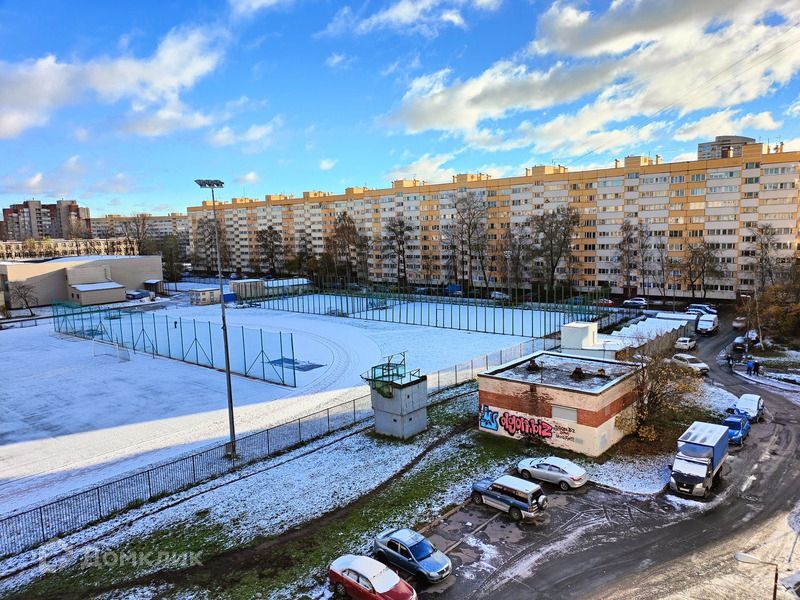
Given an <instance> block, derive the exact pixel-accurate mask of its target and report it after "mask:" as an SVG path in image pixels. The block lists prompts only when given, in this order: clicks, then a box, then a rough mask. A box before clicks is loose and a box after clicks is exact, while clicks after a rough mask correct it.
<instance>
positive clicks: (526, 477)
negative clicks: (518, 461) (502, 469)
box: [519, 469, 533, 480]
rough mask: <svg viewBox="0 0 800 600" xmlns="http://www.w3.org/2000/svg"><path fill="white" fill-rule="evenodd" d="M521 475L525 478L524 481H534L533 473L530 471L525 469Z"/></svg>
mask: <svg viewBox="0 0 800 600" xmlns="http://www.w3.org/2000/svg"><path fill="white" fill-rule="evenodd" d="M519 474H520V475H522V478H523V479H528V480H530V479H532V478H533V476H532V475H531V472H530V471H526V470H525V469H523V470H522V471H520V472H519Z"/></svg>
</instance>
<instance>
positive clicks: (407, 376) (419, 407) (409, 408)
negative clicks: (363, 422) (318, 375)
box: [362, 353, 428, 440]
mask: <svg viewBox="0 0 800 600" xmlns="http://www.w3.org/2000/svg"><path fill="white" fill-rule="evenodd" d="M362 377H363V378H364V379H365V380H366V381H367V382H368V383H369V384H370V388H371V390H372V392H371V400H372V409H373V411H374V412H375V432H376V433H379V434H381V435H388V436H391V437H396V438H400V439H403V440H406V439H408V438H410V437H412V436H415V435H416V434H418V433H420V432H421V431H425V429H427V428H428V381H427V378H426V376H425V375H420V374H419V370H416V371H411V372H409V371H407V370H406V359H405V354H404V353H403V354H399V355H394V356H389V357H387V359H386V361H385V362H384V363H382V364H380V365H376V366H374V367H372V369H371V370H370V372H369V373H367V374H364V375H362Z"/></svg>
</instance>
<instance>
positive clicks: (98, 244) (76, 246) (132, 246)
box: [0, 238, 139, 260]
mask: <svg viewBox="0 0 800 600" xmlns="http://www.w3.org/2000/svg"><path fill="white" fill-rule="evenodd" d="M137 254H139V247H138V245H137V243H136V240H133V239H126V238H110V239H83V238H77V239H72V240H62V239H49V238H46V239H42V240H34V239H28V240H25V241H24V242H20V241H16V240H15V241H7V242H0V260H20V259H26V258H49V257H58V256H93V255H103V256H111V255H113V256H135V255H137Z"/></svg>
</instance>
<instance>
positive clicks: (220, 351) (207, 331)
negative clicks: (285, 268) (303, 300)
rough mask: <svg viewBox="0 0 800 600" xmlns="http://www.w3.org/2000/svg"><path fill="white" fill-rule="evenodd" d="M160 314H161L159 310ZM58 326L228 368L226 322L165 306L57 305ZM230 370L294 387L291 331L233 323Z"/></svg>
mask: <svg viewBox="0 0 800 600" xmlns="http://www.w3.org/2000/svg"><path fill="white" fill-rule="evenodd" d="M156 313H159V314H156ZM53 327H54V329H55V330H56V331H57V332H58V333H61V334H65V335H73V336H77V337H81V338H84V339H90V340H97V341H99V342H106V343H113V344H119V345H120V346H122V347H124V348H128V349H129V350H132V351H134V352H142V353H145V354H150V355H153V356H163V357H165V358H172V359H175V360H180V361H183V362H187V363H191V364H195V365H202V366H205V367H211V368H214V369H224V368H225V355H224V345H223V339H222V327H221V326H220V325H219V324H218V323H211V322H208V321H198V320H196V319H183V318H180V317H172V316H171V315H169V314H164V313H163V312H162V311H141V310H124V309H108V310H101V311H98V310H96V309H91V308H90V307H80V306H73V305H67V304H56V305H53ZM228 346H229V352H230V363H231V371H232V372H234V373H238V374H240V375H245V376H247V377H253V378H255V379H261V380H263V381H270V382H272V383H280V384H282V385H288V386H291V387H295V386H296V385H297V378H296V373H295V370H296V369H295V367H296V365H297V363H296V361H295V357H294V340H293V338H292V334H291V333H282V332H278V333H275V332H269V331H263V330H261V329H249V328H246V327H240V326H230V325H229V326H228Z"/></svg>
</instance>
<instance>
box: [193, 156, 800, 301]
mask: <svg viewBox="0 0 800 600" xmlns="http://www.w3.org/2000/svg"><path fill="white" fill-rule="evenodd" d="M729 154H731V153H729ZM799 164H800V152H783V151H782V150H781V149H776V151H774V152H773V151H771V149H770V148H769V147H767V146H765V145H762V144H756V143H746V144H743V145H742V151H741V155H740V156H732V155H730V156H726V157H725V158H718V159H712V160H697V161H688V162H680V163H663V162H662V161H661V159H660V157H658V156H656V158H655V159H651V158H648V157H642V156H629V157H627V158H625V160H624V161H615V164H614V166H613V167H610V168H608V169H597V170H591V171H575V172H570V171H569V170H568V169H567V168H566V167H562V166H536V167H532V168H529V169H526V172H525V175H522V176H516V177H506V178H500V179H492V178H490V177H489V176H488V175H486V174H481V173H478V174H460V175H457V176H454V177H453V180H452V181H451V182H448V183H438V184H429V183H427V182H422V181H417V180H398V181H394V182H393V183H392V187H391V188H386V189H377V190H371V189H367V188H347V189H346V190H345V192H344V193H343V194H331V193H326V192H305V193H304V194H303V195H302V197H288V196H283V195H268V196H266V197H265V198H264V200H257V199H252V198H234V199H233V201H232V202H223V203H219V202H218V203H217V204H218V209H217V210H218V218H219V220H220V223H221V230H222V233H223V237H224V242H225V245H226V247H227V250H228V254H229V260H230V265H231V266H232V267H233V268H239V269H241V270H243V271H246V272H247V271H253V270H255V269H254V268H253V262H254V261H257V260H258V256H259V253H258V248H257V241H256V233H257V231H258V230H259V229H265V228H266V227H268V226H272V227H274V228H275V229H277V230H278V231H280V232H281V235H282V237H283V243H284V245H285V248H286V256H287V257H291V256H292V255H295V254H297V253H298V252H299V251H301V248H306V249H308V250H310V251H311V252H313V254H315V255H318V254H320V253H322V252H323V251H324V250H325V240H326V239H328V238H329V237H330V236H331V235H332V233H333V229H334V223H335V220H336V218H337V215H339V214H341V213H343V212H347V213H348V214H349V215H350V216H351V218H352V219H353V221H354V223H355V225H356V227H357V229H358V231H359V232H360V233H361V234H362V235H363V236H365V237H366V238H367V239H368V241H369V242H370V244H369V247H370V250H369V256H368V259H367V264H368V271H369V275H370V278H371V279H373V280H376V281H392V280H393V279H394V278H395V277H396V272H397V262H396V260H397V258H396V257H395V256H393V253H392V252H391V251H387V249H386V244H385V242H384V241H383V238H384V237H385V235H386V233H385V229H386V225H387V223H388V222H389V221H390V219H392V218H393V217H398V216H399V217H403V218H404V219H405V220H406V222H407V223H408V225H409V226H410V227H411V231H410V232H409V235H408V241H407V243H406V246H405V253H406V256H405V258H406V274H407V279H408V281H410V282H419V283H422V282H430V283H441V284H443V283H448V282H451V281H452V279H453V272H452V268H451V267H449V266H448V265H449V264H450V263H451V262H452V261H451V258H452V254H451V253H452V251H453V249H452V247H451V245H449V244H448V241H447V232H448V231H450V230H452V228H453V227H454V224H455V223H456V221H457V219H458V215H457V206H456V205H457V202H458V200H459V198H463V197H465V196H467V195H471V196H472V197H473V198H474V197H477V198H479V199H480V201H481V204H482V206H483V207H484V208H485V219H484V220H485V225H486V234H487V239H488V253H489V255H490V256H489V258H488V259H487V260H488V262H489V265H488V268H487V267H486V265H483V266H482V267H481V268H478V267H477V266H476V265H473V267H472V271H473V272H472V281H473V284H474V285H475V286H488V287H496V288H504V287H507V286H508V287H510V283H509V278H510V276H509V274H508V273H507V268H506V267H505V266H504V254H505V253H506V252H507V250H505V249H504V248H505V247H506V246H505V244H506V243H507V241H508V240H509V239H510V238H513V237H515V236H521V237H524V236H526V235H530V230H529V228H528V227H527V224H528V223H529V220H530V219H536V218H537V217H541V216H543V215H544V214H545V213H546V212H552V211H554V210H556V209H558V208H560V207H565V208H569V209H572V210H574V211H575V212H577V213H578V214H579V219H580V222H579V225H578V227H577V230H576V232H575V235H574V237H573V240H572V241H573V243H572V257H571V259H570V261H569V262H567V263H562V264H561V265H560V266H559V268H558V273H557V274H558V277H559V278H560V279H561V280H565V281H569V283H570V284H571V285H573V286H575V287H577V288H579V289H583V290H589V289H594V288H596V287H609V288H611V290H612V292H613V293H621V292H622V291H623V286H626V287H628V288H629V290H628V291H630V287H631V286H633V287H634V288H635V291H636V293H645V294H649V295H653V296H674V297H688V296H692V295H693V290H692V289H691V288H692V286H691V284H690V283H688V282H687V280H686V275H685V273H683V272H682V271H681V270H680V269H679V268H678V267H677V266H673V267H670V269H667V270H666V271H667V272H665V269H663V268H661V266H660V265H659V264H656V262H658V261H663V262H664V263H669V264H670V265H677V264H678V263H680V262H681V261H682V260H684V259H685V257H686V255H687V253H688V251H689V248H690V247H691V246H692V245H694V244H698V243H699V242H707V243H708V245H709V246H710V247H712V248H713V250H714V252H715V254H716V257H717V260H718V262H719V269H720V276H719V277H717V278H715V279H711V280H709V281H705V286H704V287H705V295H706V297H708V298H718V299H733V298H735V297H736V294H737V293H739V292H741V293H746V292H748V291H751V290H752V289H753V287H754V285H755V275H754V270H755V266H754V262H755V259H754V255H755V243H754V235H753V232H754V229H755V228H757V227H758V226H759V225H765V224H768V225H770V226H772V228H774V233H775V235H774V239H773V246H774V247H773V253H774V255H775V256H776V260H777V262H778V263H779V264H784V265H789V264H791V263H792V262H793V261H794V260H795V257H796V256H797V255H798V252H797V251H798V218H799V217H800V213H799V212H798V211H799V210H800V203H799V201H798V165H799ZM188 214H189V220H190V228H191V231H192V235H191V239H192V241H193V242H194V240H195V239H196V237H197V235H196V234H197V231H198V224H199V223H201V222H202V221H206V222H208V220H209V219H210V218H211V216H212V207H211V202H204V203H203V204H202V205H201V206H196V207H190V208H189V209H188ZM626 221H627V222H629V223H630V224H632V225H636V224H641V225H642V226H645V227H646V229H647V230H648V231H649V234H650V238H649V240H648V244H649V245H650V248H651V249H652V250H653V252H650V253H648V255H649V256H648V262H645V263H644V264H643V265H642V266H641V267H640V268H638V269H636V271H635V272H634V273H629V274H626V273H624V272H622V271H623V269H622V268H621V265H620V242H621V239H622V235H621V230H622V228H623V224H624V223H625V222H626ZM193 249H194V250H195V251H197V248H196V247H194V248H193ZM653 255H657V258H654V256H653ZM505 264H507V261H506V262H505ZM534 267H535V265H525V266H524V269H523V274H522V277H521V281H519V282H517V283H515V284H514V287H527V285H529V284H530V282H531V281H532V280H533V279H534V271H535V269H534ZM659 277H660V280H658V279H659ZM694 294H695V295H703V291H702V290H698V289H697V286H696V285H695V290H694Z"/></svg>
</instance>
